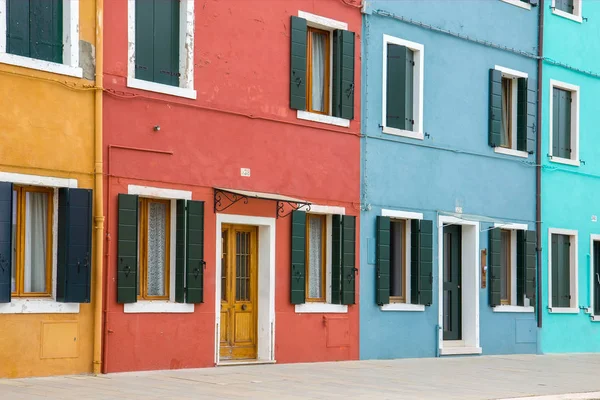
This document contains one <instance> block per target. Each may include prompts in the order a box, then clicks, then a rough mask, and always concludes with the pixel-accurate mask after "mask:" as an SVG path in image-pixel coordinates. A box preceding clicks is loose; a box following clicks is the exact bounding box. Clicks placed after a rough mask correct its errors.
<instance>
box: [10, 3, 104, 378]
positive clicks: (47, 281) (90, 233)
mask: <svg viewBox="0 0 600 400" xmlns="http://www.w3.org/2000/svg"><path fill="white" fill-rule="evenodd" d="M101 21H102V4H101V0H99V1H98V2H95V1H78V0H48V1H37V0H18V1H15V0H0V378H4V377H24V376H45V375H61V374H77V373H91V372H99V369H100V360H101V357H100V355H101V335H100V332H101V324H102V318H101V317H102V291H101V290H99V289H101V283H102V279H101V268H102V262H101V257H102V229H103V217H102V202H101V199H102V197H101V195H102V175H101V174H102V152H101V150H102V149H101V146H102V142H101V138H102V136H101V134H102V118H101V115H102V102H101V99H102V97H101V89H100V88H101V87H102V81H101V74H96V71H97V70H98V69H99V68H101V66H102V60H101V57H102V42H101V38H102V32H101V29H100V28H101V25H102V24H101ZM97 28H98V29H97ZM97 76H98V78H97Z"/></svg>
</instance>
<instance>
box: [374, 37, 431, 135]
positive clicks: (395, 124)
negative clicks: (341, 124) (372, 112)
mask: <svg viewBox="0 0 600 400" xmlns="http://www.w3.org/2000/svg"><path fill="white" fill-rule="evenodd" d="M423 60H424V46H423V45H422V44H419V43H413V42H409V41H406V40H403V39H398V38H395V37H392V36H388V35H384V36H383V75H382V76H383V88H384V90H383V99H382V102H383V107H382V109H383V117H382V118H383V124H382V125H383V128H382V129H383V132H384V133H389V134H393V135H400V136H406V137H410V138H414V139H423V64H424V63H423Z"/></svg>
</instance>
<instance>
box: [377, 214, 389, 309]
mask: <svg viewBox="0 0 600 400" xmlns="http://www.w3.org/2000/svg"><path fill="white" fill-rule="evenodd" d="M390 223H391V221H390V218H389V217H381V216H378V217H377V220H376V227H375V234H376V235H377V247H376V250H375V260H376V261H375V263H376V272H375V274H376V275H375V302H376V303H377V304H379V305H383V304H388V303H389V302H390V227H391V226H390Z"/></svg>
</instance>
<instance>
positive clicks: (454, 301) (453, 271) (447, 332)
mask: <svg viewBox="0 0 600 400" xmlns="http://www.w3.org/2000/svg"><path fill="white" fill-rule="evenodd" d="M461 236H462V230H461V227H460V225H451V226H446V227H444V271H443V273H444V297H443V299H442V301H443V303H444V340H461V339H462V329H461V328H462V326H461V325H462V292H461V287H460V286H461V275H462V274H461V269H462V266H461V259H462V255H461Z"/></svg>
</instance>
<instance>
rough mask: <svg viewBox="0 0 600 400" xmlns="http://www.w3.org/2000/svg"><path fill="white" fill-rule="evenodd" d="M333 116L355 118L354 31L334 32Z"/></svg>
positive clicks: (339, 30)
mask: <svg viewBox="0 0 600 400" xmlns="http://www.w3.org/2000/svg"><path fill="white" fill-rule="evenodd" d="M332 102H333V112H332V114H333V116H334V117H339V118H345V119H354V32H350V31H346V30H341V29H338V30H335V31H334V32H333V98H332Z"/></svg>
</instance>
